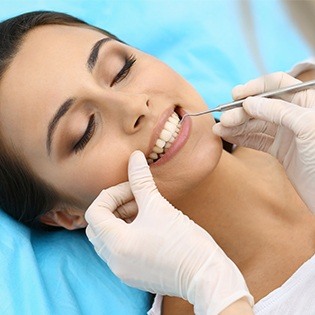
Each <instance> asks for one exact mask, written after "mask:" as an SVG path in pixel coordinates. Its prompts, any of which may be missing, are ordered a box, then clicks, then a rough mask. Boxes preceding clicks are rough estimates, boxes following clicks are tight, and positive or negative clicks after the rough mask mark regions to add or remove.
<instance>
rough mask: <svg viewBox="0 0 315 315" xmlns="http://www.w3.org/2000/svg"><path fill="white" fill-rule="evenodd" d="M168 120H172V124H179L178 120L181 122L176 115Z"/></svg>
mask: <svg viewBox="0 0 315 315" xmlns="http://www.w3.org/2000/svg"><path fill="white" fill-rule="evenodd" d="M168 121H170V122H171V123H172V124H174V125H177V124H178V122H179V118H177V119H176V118H174V117H172V116H171V117H170V118H169V119H168Z"/></svg>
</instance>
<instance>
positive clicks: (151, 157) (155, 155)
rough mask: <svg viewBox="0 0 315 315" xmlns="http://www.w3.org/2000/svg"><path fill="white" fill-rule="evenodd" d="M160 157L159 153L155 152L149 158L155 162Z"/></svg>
mask: <svg viewBox="0 0 315 315" xmlns="http://www.w3.org/2000/svg"><path fill="white" fill-rule="evenodd" d="M158 157H159V156H158V155H157V153H155V152H152V153H151V154H150V155H149V158H150V159H153V160H156V159H157V158H158Z"/></svg>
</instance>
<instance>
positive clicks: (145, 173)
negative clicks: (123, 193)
mask: <svg viewBox="0 0 315 315" xmlns="http://www.w3.org/2000/svg"><path fill="white" fill-rule="evenodd" d="M128 177H129V183H130V187H131V190H132V193H133V195H134V197H135V199H136V202H137V204H138V205H139V206H140V205H141V204H145V203H146V202H147V201H148V198H150V195H152V194H154V193H158V190H157V187H156V185H155V182H154V180H153V177H152V174H151V171H150V168H149V165H148V163H147V161H146V158H145V156H144V154H143V153H142V152H141V151H135V152H133V153H132V154H131V156H130V159H129V164H128Z"/></svg>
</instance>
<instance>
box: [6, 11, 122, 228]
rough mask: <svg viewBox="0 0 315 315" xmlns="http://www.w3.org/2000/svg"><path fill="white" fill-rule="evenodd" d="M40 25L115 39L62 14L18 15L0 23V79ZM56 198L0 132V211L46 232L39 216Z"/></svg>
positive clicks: (54, 203)
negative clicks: (73, 28) (85, 29)
mask: <svg viewBox="0 0 315 315" xmlns="http://www.w3.org/2000/svg"><path fill="white" fill-rule="evenodd" d="M43 25H69V26H75V25H76V26H83V27H88V28H91V29H94V30H98V31H100V32H102V33H103V34H105V35H107V36H109V37H112V38H115V39H117V40H119V39H118V38H117V37H116V36H114V35H113V34H111V33H109V32H107V31H105V30H102V29H100V28H97V27H94V26H92V25H90V24H88V23H86V22H84V21H82V20H80V19H78V18H75V17H73V16H71V15H68V14H64V13H59V12H52V11H35V12H29V13H25V14H21V15H18V16H16V17H13V18H10V19H8V20H5V21H3V22H1V23H0V80H1V78H2V77H3V75H4V74H5V72H6V70H7V69H8V67H9V66H10V63H11V61H12V60H13V58H14V56H15V55H16V54H17V52H18V50H19V48H20V46H21V44H22V43H23V39H24V38H25V36H26V34H27V33H28V32H29V31H31V30H33V29H34V28H36V27H39V26H43ZM39 49H40V48H39ZM0 84H1V82H0ZM0 106H1V104H0ZM0 119H1V118H0ZM0 126H1V124H0ZM0 129H1V127H0ZM60 199H61V198H60V196H59V194H58V193H57V192H56V191H55V190H54V189H53V188H52V187H50V186H49V185H48V184H46V183H44V182H43V181H42V180H41V179H40V178H39V177H38V176H36V175H35V174H34V173H33V172H32V170H31V169H30V168H29V167H28V165H27V164H26V162H25V161H24V160H23V158H21V157H20V155H19V154H18V152H17V150H16V149H15V148H14V147H13V146H12V145H10V144H8V143H6V142H5V140H4V135H3V134H1V132H0V207H1V208H2V210H4V211H5V212H6V213H8V214H9V215H10V216H12V217H14V218H15V219H17V220H18V221H20V222H23V223H25V224H27V225H29V226H32V227H36V228H45V229H50V228H49V227H48V226H45V225H44V224H42V223H41V222H40V221H39V217H40V216H41V215H43V214H44V213H46V212H48V211H49V210H51V209H52V208H53V207H54V206H56V205H57V204H59V203H60V202H61V200H60Z"/></svg>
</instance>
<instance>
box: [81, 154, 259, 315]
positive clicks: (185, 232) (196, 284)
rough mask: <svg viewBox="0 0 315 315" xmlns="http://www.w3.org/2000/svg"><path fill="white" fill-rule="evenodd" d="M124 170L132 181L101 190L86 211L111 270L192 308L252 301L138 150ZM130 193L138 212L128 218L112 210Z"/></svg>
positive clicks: (200, 310) (215, 309)
mask: <svg viewBox="0 0 315 315" xmlns="http://www.w3.org/2000/svg"><path fill="white" fill-rule="evenodd" d="M128 176H129V183H130V185H129V183H122V184H120V185H117V186H114V187H111V188H109V189H106V190H104V191H102V192H101V194H100V195H99V196H98V197H97V198H96V200H95V201H94V202H93V203H92V205H91V206H90V207H89V209H88V210H87V212H86V220H87V222H88V223H89V225H88V227H87V229H86V233H87V236H88V238H89V240H90V241H91V242H92V244H93V245H94V247H95V250H96V252H97V253H98V255H99V256H100V257H101V258H102V259H103V260H104V261H105V262H106V263H107V264H108V266H109V267H110V268H111V270H112V271H113V272H114V273H115V274H116V275H117V276H118V277H119V278H121V279H122V280H123V281H124V282H125V283H126V284H128V285H130V286H133V287H137V288H139V289H142V290H145V291H149V292H152V293H160V294H163V295H170V296H178V297H181V298H184V299H186V300H188V301H189V302H190V303H192V304H193V305H194V307H195V312H196V314H202V315H204V314H218V313H219V312H220V311H222V310H223V309H225V308H226V307H227V306H228V305H230V304H231V303H233V302H234V301H237V300H239V299H240V298H242V297H244V296H245V297H247V298H248V300H249V301H250V303H251V304H253V299H252V297H251V295H250V294H249V292H248V289H247V287H246V284H245V281H244V279H243V276H242V275H241V273H240V271H239V270H238V268H237V267H236V266H235V265H234V263H233V262H232V261H231V260H230V259H229V258H228V257H227V256H226V255H225V254H224V252H223V251H222V250H221V249H220V247H219V246H218V245H217V244H216V242H215V241H214V240H213V239H212V237H211V236H210V235H209V234H208V233H207V232H206V231H205V230H204V229H202V228H201V227H200V226H199V225H197V224H195V223H194V222H193V221H192V220H190V219H189V218H188V217H187V216H186V215H184V214H183V213H182V212H180V211H179V210H177V209H176V208H174V207H173V206H172V205H171V204H170V203H169V202H168V201H167V200H166V199H165V198H164V197H162V195H161V194H160V193H159V191H158V190H157V187H156V185H155V183H154V180H153V177H152V175H151V172H150V169H149V166H148V164H147V162H146V159H145V157H144V155H143V153H142V152H140V151H136V152H134V153H133V154H132V155H131V157H130V161H129V168H128ZM132 194H133V195H134V197H135V200H136V203H137V205H138V215H137V217H136V218H135V219H134V221H133V222H132V223H129V224H128V223H126V222H125V221H123V220H121V219H118V218H116V217H115V216H114V215H113V212H114V211H115V210H116V208H117V207H119V206H121V205H122V204H124V202H125V201H129V200H131V199H132ZM231 314H232V313H231ZM233 314H234V313H233ZM235 314H236V313H235ZM237 314H239V313H237ZM245 314H248V313H245ZM249 314H251V311H250V313H249Z"/></svg>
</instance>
